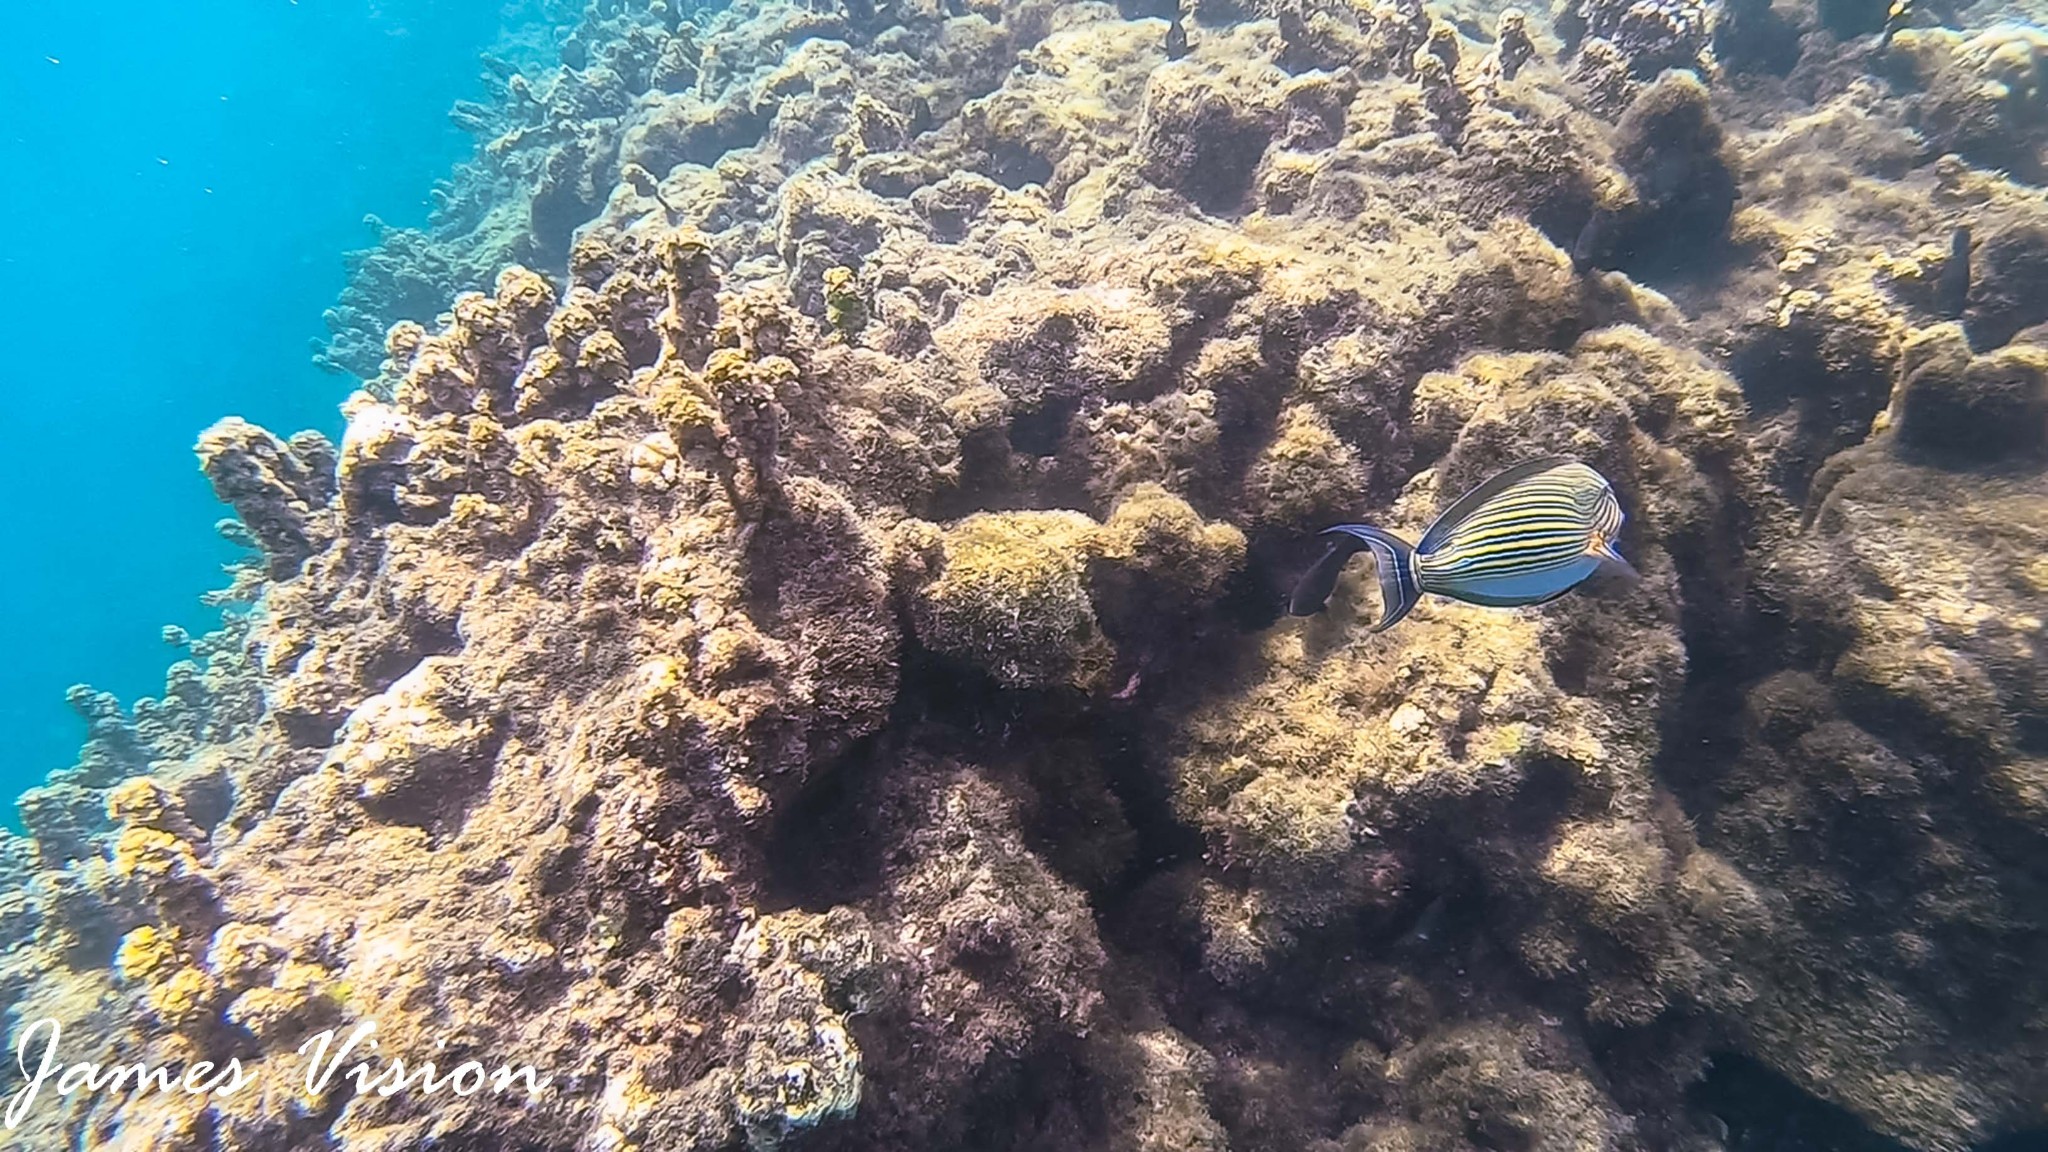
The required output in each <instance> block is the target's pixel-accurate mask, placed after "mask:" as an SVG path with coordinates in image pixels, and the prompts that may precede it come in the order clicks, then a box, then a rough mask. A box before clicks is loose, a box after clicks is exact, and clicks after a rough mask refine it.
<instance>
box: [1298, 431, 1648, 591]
mask: <svg viewBox="0 0 2048 1152" xmlns="http://www.w3.org/2000/svg"><path fill="white" fill-rule="evenodd" d="M1622 519H1623V517H1622V512H1621V504H1620V502H1619V501H1617V500H1616V499H1615V498H1614V489H1613V488H1612V487H1610V486H1609V485H1608V483H1607V478H1606V477H1604V476H1602V475H1600V473H1598V472H1595V471H1593V469H1591V468H1589V467H1587V466H1586V465H1584V464H1582V463H1580V462H1579V461H1577V460H1574V459H1572V458H1571V457H1569V456H1545V457H1542V458H1540V459H1536V460H1530V461H1527V462H1526V463H1522V464H1517V465H1515V466H1514V467H1512V468H1510V469H1508V470H1507V471H1505V472H1502V473H1500V474H1499V475H1497V476H1495V477H1493V478H1492V479H1490V480H1488V481H1486V482H1485V483H1484V484H1481V485H1480V486H1478V487H1477V488H1474V489H1472V490H1471V491H1470V492H1467V493H1465V495H1463V496H1461V497H1459V499H1458V502H1457V503H1455V504H1453V505H1451V506H1450V507H1449V508H1446V509H1445V510H1444V513H1443V515H1441V516H1438V517H1437V518H1436V522H1435V523H1433V524H1431V525H1430V526H1429V529H1428V530H1427V531H1425V532H1424V533H1423V534H1422V539H1421V540H1420V541H1419V542H1417V543H1416V545H1415V546H1414V547H1413V548H1410V547H1409V546H1408V544H1407V542H1406V541H1404V540H1402V539H1400V538H1399V537H1397V536H1395V535H1393V534H1392V533H1390V532H1387V531H1386V530H1384V529H1381V528H1375V527H1373V526H1372V525H1370V524H1339V525H1337V526H1336V527H1334V528H1330V529H1327V530H1325V531H1324V532H1323V535H1324V536H1327V537H1330V538H1331V543H1330V550H1329V551H1328V552H1326V553H1324V554H1323V558H1322V559H1321V560H1318V561H1316V563H1315V566H1314V567H1312V568H1310V569H1309V570H1308V572H1307V573H1306V574H1305V575H1303V576H1302V578H1301V582H1300V583H1298V584H1296V585H1295V586H1294V597H1293V599H1292V601H1291V602H1290V603H1289V604H1288V606H1287V607H1288V611H1289V612H1292V613H1293V614H1294V615H1296V616H1313V615H1315V614H1316V613H1318V612H1321V611H1322V610H1323V606H1324V604H1325V603H1327V602H1328V600H1329V599H1330V593H1331V591H1333V590H1334V589H1335V588H1336V587H1337V576H1338V575H1339V574H1340V573H1342V572H1343V571H1344V565H1345V563H1346V562H1347V561H1349V560H1350V559H1351V557H1352V556H1353V555H1355V554H1357V553H1359V552H1363V551H1366V550H1368V549H1369V550H1371V552H1372V554H1373V559H1374V560H1375V561H1377V562H1378V566H1379V579H1380V603H1381V608H1380V619H1379V622H1378V623H1376V624H1374V625H1373V626H1372V631H1374V632H1384V631H1386V630H1387V629H1389V628H1391V627H1393V626H1394V625H1395V624H1396V623H1398V622H1399V621H1400V619H1401V618H1402V617H1403V616H1406V615H1408V612H1409V610H1410V609H1412V608H1414V607H1415V604H1416V602H1417V601H1419V600H1421V599H1422V594H1423V593H1424V592H1433V593H1435V594H1437V595H1439V596H1448V597H1450V598H1451V599H1453V600H1462V601H1464V602H1465V603H1467V604H1484V605H1488V606H1490V607H1497V608H1512V607H1517V606H1520V605H1524V604H1542V603H1544V602H1546V601H1550V600H1555V599H1557V598H1558V597H1559V596H1562V595H1564V594H1565V593H1567V592H1569V591H1571V590H1572V589H1573V588H1575V587H1577V586H1578V584H1579V582H1580V581H1582V580H1584V579H1585V578H1586V577H1588V576H1591V575H1592V574H1593V573H1594V572H1596V571H1598V570H1599V569H1601V568H1608V569H1610V570H1612V571H1614V572H1616V573H1619V574H1622V575H1625V576H1627V577H1629V578H1631V579H1633V578H1634V577H1635V569H1634V568H1631V567H1629V563H1628V561H1626V560H1623V559H1622V558H1621V554H1620V553H1619V552H1616V551H1615V550H1614V541H1615V537H1616V536H1617V535H1619V534H1620V532H1621V524H1622Z"/></svg>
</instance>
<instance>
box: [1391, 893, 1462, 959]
mask: <svg viewBox="0 0 2048 1152" xmlns="http://www.w3.org/2000/svg"><path fill="white" fill-rule="evenodd" d="M1449 902H1450V897H1449V896H1448V895H1439V896H1437V897H1436V898H1435V899H1433V900H1431V901H1430V902H1429V903H1428V904H1425V905H1423V908H1422V914H1421V915H1420V916H1417V917H1416V918H1415V923H1414V924H1411V925H1409V927H1408V930H1407V931H1406V932H1403V933H1401V935H1400V936H1399V937H1397V938H1396V939H1395V940H1394V947H1396V948H1414V947H1418V946H1424V945H1427V944H1428V943H1429V942H1430V940H1431V939H1432V938H1434V937H1435V936H1436V933H1437V929H1439V928H1441V927H1443V923H1444V906H1445V905H1446V904H1448V903H1449Z"/></svg>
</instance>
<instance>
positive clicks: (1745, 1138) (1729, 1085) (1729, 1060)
mask: <svg viewBox="0 0 2048 1152" xmlns="http://www.w3.org/2000/svg"><path fill="white" fill-rule="evenodd" d="M1690 1103H1691V1104H1692V1106H1693V1107H1694V1108H1696V1109H1698V1110H1699V1111H1701V1112H1704V1113H1706V1114H1707V1115H1709V1116H1712V1117H1714V1118H1715V1119H1716V1120H1719V1121H1720V1122H1721V1124H1723V1125H1726V1126H1727V1129H1728V1138H1727V1141H1726V1144H1727V1147H1728V1148H1729V1152H1780V1150H1782V1152H1910V1149H1908V1148H1907V1146H1906V1145H1904V1144H1900V1143H1898V1142H1897V1141H1895V1140H1889V1139H1886V1138H1885V1137H1883V1136H1880V1135H1878V1134H1877V1133H1875V1132H1872V1131H1871V1130H1870V1129H1869V1128H1866V1127H1865V1126H1864V1125H1863V1124H1862V1122H1860V1121H1858V1120H1857V1119H1856V1117H1855V1116H1854V1115H1853V1114H1851V1113H1850V1112H1848V1111H1847V1110H1845V1109H1842V1108H1839V1107H1837V1106H1835V1105H1833V1104H1830V1103H1828V1102H1827V1101H1825V1100H1821V1099H1819V1098H1817V1097H1814V1096H1811V1095H1809V1094H1807V1093H1806V1092H1803V1091H1801V1090H1800V1089H1799V1088H1797V1087H1796V1086H1794V1085H1793V1084H1792V1082H1791V1081H1789V1080H1786V1079H1785V1078H1784V1077H1782V1076H1780V1075H1778V1074H1777V1073H1776V1072H1773V1071H1771V1070H1770V1069H1769V1068H1767V1067H1765V1066H1764V1065H1762V1064H1760V1063H1758V1062H1757V1061H1755V1060H1751V1059H1749V1058H1748V1057H1745V1056H1739V1055H1735V1054H1732V1053H1726V1052H1722V1053H1715V1054H1714V1055H1712V1056H1711V1057H1710V1058H1709V1061H1708V1065H1707V1075H1706V1078H1705V1079H1703V1080H1701V1081H1700V1082H1699V1083H1698V1084H1696V1085H1694V1087H1693V1090H1692V1092H1691V1100H1690ZM1710 1126H1711V1125H1710Z"/></svg>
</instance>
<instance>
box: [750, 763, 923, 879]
mask: <svg viewBox="0 0 2048 1152" xmlns="http://www.w3.org/2000/svg"><path fill="white" fill-rule="evenodd" d="M893 727H894V726H893V724H892V728H893ZM886 735H887V733H885V734H884V735H883V736H871V737H868V738H866V739H864V740H859V741H856V742H855V743H854V745H853V746H852V747H851V748H849V749H848V750H847V751H846V752H845V753H844V754H842V755H841V756H840V757H839V759H838V760H836V761H835V762H834V763H833V764H832V765H831V766H830V767H828V768H826V769H825V770H824V771H822V772H820V773H819V774H818V777H817V778H816V779H814V780H812V781H811V782H810V784H809V786H808V787H806V788H805V789H804V791H803V792H802V793H801V794H799V795H798V796H797V797H796V798H795V800H794V801H793V802H791V803H790V804H789V805H788V806H787V807H785V808H784V809H783V810H782V811H781V812H780V813H779V814H778V816H777V817H776V820H775V823H774V826H773V827H772V828H771V829H770V830H769V834H768V843H767V844H766V846H765V847H764V848H763V850H762V855H763V858H764V861H765V863H766V864H767V866H768V870H769V875H768V884H767V886H766V888H765V890H764V891H763V893H762V897H761V909H762V911H763V912H770V913H772V912H786V911H788V910H790V909H792V908H801V909H803V910H805V911H807V912H823V911H825V910H827V909H829V908H832V907H834V906H835V905H841V904H859V903H861V902H862V901H864V900H867V899H869V898H870V897H872V896H873V895H874V894H875V893H876V892H877V891H878V890H879V889H880V887H881V867H880V864H881V862H880V861H879V860H877V859H876V858H875V854H874V839H873V836H872V833H873V832H874V831H875V829H873V828H872V827H871V824H870V820H869V816H870V812H869V810H868V808H867V807H866V801H867V799H868V797H869V796H871V795H872V794H873V792H874V791H875V784H876V780H877V778H878V777H879V776H880V774H881V773H882V772H883V771H885V770H886V763H887V760H888V759H889V757H888V756H887V755H886V754H885V753H884V751H883V750H884V749H888V750H891V751H893V749H894V746H895V744H896V741H893V740H888V739H885V738H884V736H886Z"/></svg>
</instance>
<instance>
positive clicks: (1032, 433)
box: [1010, 396, 1081, 456]
mask: <svg viewBox="0 0 2048 1152" xmlns="http://www.w3.org/2000/svg"><path fill="white" fill-rule="evenodd" d="M1080 406H1081V405H1080V401H1078V400H1076V399H1074V398H1072V397H1066V396H1055V397H1050V398H1048V399H1047V400H1046V401H1045V403H1043V404H1040V405H1038V406H1037V407H1035V408H1027V409H1025V410H1024V411H1022V412H1019V413H1017V414H1016V415H1015V416H1012V417H1011V418H1010V447H1012V448H1014V449H1016V450H1017V451H1019V452H1022V453H1024V454H1025V455H1026V456H1051V455H1053V454H1054V453H1056V452H1058V451H1059V448H1060V441H1062V440H1064V439H1066V437H1067V425H1068V424H1069V423H1070V422H1071V421H1072V420H1073V419H1074V413H1075V412H1076V411H1078V410H1079V409H1080Z"/></svg>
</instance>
